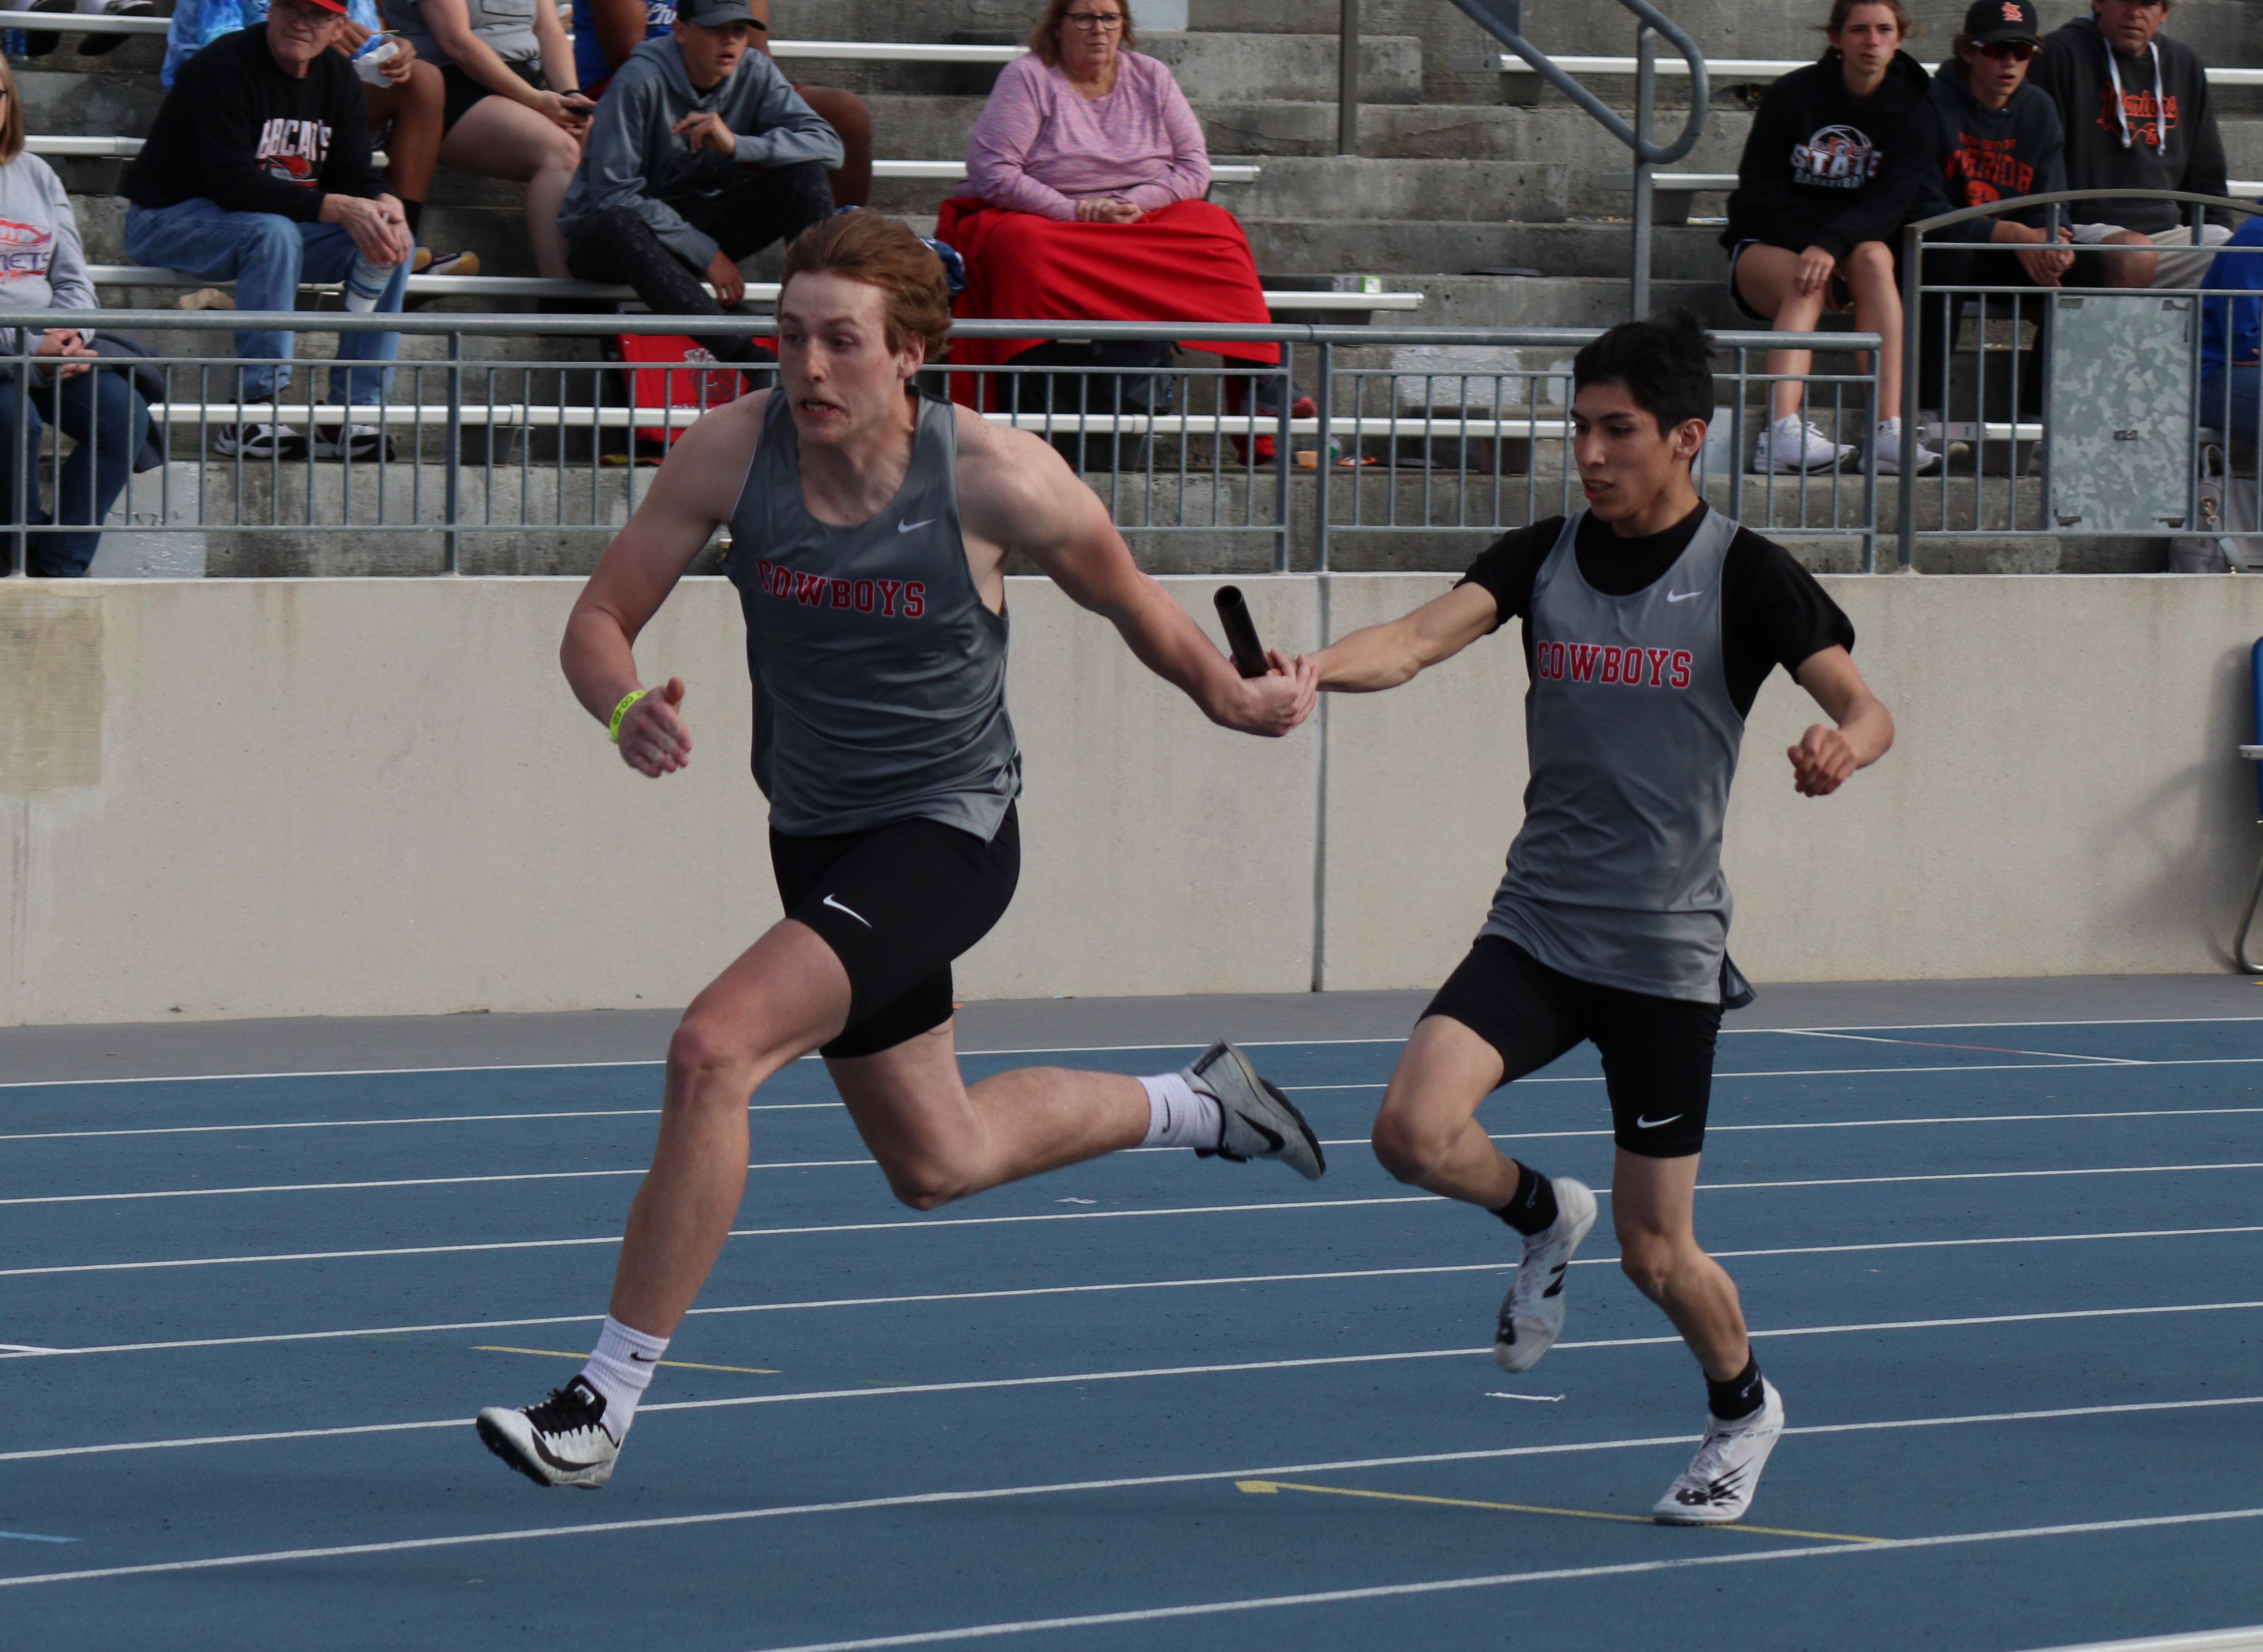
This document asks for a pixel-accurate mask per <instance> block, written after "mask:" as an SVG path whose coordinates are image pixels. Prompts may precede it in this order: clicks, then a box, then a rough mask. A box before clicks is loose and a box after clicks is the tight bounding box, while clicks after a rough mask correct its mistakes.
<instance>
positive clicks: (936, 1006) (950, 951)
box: [770, 804, 1022, 1057]
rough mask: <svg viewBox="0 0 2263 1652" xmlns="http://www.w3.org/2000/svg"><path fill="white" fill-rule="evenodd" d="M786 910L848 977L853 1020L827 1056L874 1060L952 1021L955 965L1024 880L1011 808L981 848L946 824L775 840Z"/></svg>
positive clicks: (907, 823) (896, 824)
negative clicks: (812, 932) (816, 938)
mask: <svg viewBox="0 0 2263 1652" xmlns="http://www.w3.org/2000/svg"><path fill="white" fill-rule="evenodd" d="M770 865H771V868H772V869H774V870H775V871H776V872H777V886H778V898H779V899H780V900H781V901H783V902H784V904H785V915H786V916H787V917H789V918H792V919H793V920H796V921H798V922H800V923H805V924H807V925H808V926H809V927H811V928H812V929H814V930H815V931H817V933H818V934H820V935H821V936H822V937H823V938H824V941H825V943H826V945H828V946H829V947H831V948H832V949H833V951H834V955H835V956H836V957H838V958H839V959H840V960H841V966H842V968H843V969H845V970H848V972H849V990H850V998H849V1024H848V1026H847V1027H845V1028H842V1033H841V1035H840V1036H839V1037H838V1038H836V1039H835V1040H834V1041H833V1042H831V1043H829V1044H828V1045H826V1046H825V1048H824V1050H823V1052H822V1053H823V1054H825V1055H827V1056H830V1057H848V1056H870V1055H872V1054H874V1053H876V1052H878V1051H879V1050H888V1049H892V1048H893V1047H894V1046H895V1045H897V1044H900V1043H903V1042H906V1041H907V1040H909V1039H913V1038H916V1037H918V1036H919V1035H921V1034H922V1033H924V1032H928V1031H930V1030H931V1029H933V1028H937V1027H940V1026H942V1025H943V1024H944V1022H945V1021H949V1020H950V1019H951V960H952V959H953V958H956V957H958V956H959V955H960V954H961V953H963V952H965V951H966V950H967V949H969V948H971V947H972V946H973V944H974V943H975V942H976V941H980V940H981V939H982V937H983V936H984V935H987V934H989V933H990V930H991V927H993V926H994V925H995V924H996V923H997V921H998V920H999V919H1001V918H1002V917H1004V916H1005V915H1006V908H1007V906H1008V905H1009V904H1010V903H1011V902H1012V900H1013V898H1014V885H1015V884H1016V883H1017V882H1019V881H1020V878H1021V876H1022V826H1021V820H1020V818H1019V816H1018V815H1017V814H1016V812H1015V810H1014V808H1013V806H1012V805H1010V804H1009V805H1008V807H1007V810H1006V818H1005V819H1004V820H1002V821H1001V822H1000V823H999V826H998V833H997V835H996V836H995V837H994V838H992V839H991V840H990V841H988V842H987V843H985V842H984V841H983V840H981V839H980V838H978V837H976V836H975V835H974V834H973V833H971V832H961V831H959V830H958V828H957V827H955V826H944V824H943V823H942V822H941V821H939V820H893V821H890V822H889V823H888V824H887V825H886V826H873V827H871V829H869V830H867V831H864V832H843V833H835V834H830V835H828V836H824V837H792V836H789V835H787V834H786V833H783V832H777V831H773V832H772V833H770Z"/></svg>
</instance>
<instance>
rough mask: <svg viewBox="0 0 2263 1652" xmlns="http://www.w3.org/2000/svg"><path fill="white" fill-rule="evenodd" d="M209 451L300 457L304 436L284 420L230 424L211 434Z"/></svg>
mask: <svg viewBox="0 0 2263 1652" xmlns="http://www.w3.org/2000/svg"><path fill="white" fill-rule="evenodd" d="M213 452H215V453H218V454H221V455H222V456H223V457H225V458H235V456H236V455H237V454H239V453H240V454H242V456H243V457H244V458H255V459H275V458H279V459H300V458H306V457H307V438H306V437H305V436H300V434H299V433H298V431H296V430H294V429H292V428H291V427H290V426H289V425H287V424H231V425H228V426H226V427H224V428H223V429H221V431H220V432H219V433H218V434H217V435H215V436H213Z"/></svg>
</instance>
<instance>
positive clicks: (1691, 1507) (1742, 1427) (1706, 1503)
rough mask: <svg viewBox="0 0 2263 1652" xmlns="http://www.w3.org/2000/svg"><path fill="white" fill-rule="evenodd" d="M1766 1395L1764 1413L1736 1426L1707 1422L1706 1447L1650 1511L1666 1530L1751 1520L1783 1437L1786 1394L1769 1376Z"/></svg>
mask: <svg viewBox="0 0 2263 1652" xmlns="http://www.w3.org/2000/svg"><path fill="white" fill-rule="evenodd" d="M1761 1396H1762V1397H1761V1405H1760V1409H1759V1410H1756V1411H1754V1412H1753V1414H1752V1415H1751V1416H1750V1417H1739V1418H1738V1419H1737V1420H1736V1421H1735V1422H1733V1423H1724V1422H1723V1421H1722V1420H1721V1419H1720V1418H1717V1417H1708V1418H1706V1419H1705V1443H1704V1444H1703V1445H1702V1446H1698V1447H1697V1455H1696V1456H1695V1458H1694V1459H1692V1460H1691V1461H1690V1464H1689V1466H1688V1468H1684V1469H1683V1470H1682V1471H1681V1478H1680V1479H1679V1480H1676V1481H1675V1482H1674V1483H1673V1484H1672V1485H1670V1486H1668V1487H1667V1489H1666V1495H1665V1496H1664V1497H1660V1498H1659V1500H1658V1506H1657V1507H1656V1508H1654V1509H1652V1511H1650V1518H1651V1519H1653V1520H1656V1521H1658V1522H1659V1524H1660V1525H1663V1526H1726V1525H1727V1524H1728V1523H1729V1522H1730V1521H1732V1520H1741V1519H1744V1518H1745V1511H1746V1510H1747V1509H1749V1508H1751V1507H1752V1506H1753V1492H1755V1491H1757V1490H1760V1484H1761V1469H1763V1468H1767V1467H1768V1454H1769V1453H1770V1452H1772V1451H1774V1450H1775V1443H1776V1441H1777V1440H1778V1439H1781V1438H1782V1435H1783V1396H1782V1395H1781V1394H1779V1393H1777V1392H1776V1391H1775V1383H1773V1382H1771V1381H1768V1379H1767V1378H1766V1377H1762V1378H1761Z"/></svg>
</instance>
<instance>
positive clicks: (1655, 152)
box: [1454, 0, 1711, 321]
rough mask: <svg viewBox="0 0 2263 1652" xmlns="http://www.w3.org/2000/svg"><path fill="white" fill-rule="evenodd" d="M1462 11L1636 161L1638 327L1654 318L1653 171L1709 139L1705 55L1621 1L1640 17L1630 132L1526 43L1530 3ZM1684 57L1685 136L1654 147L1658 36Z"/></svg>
mask: <svg viewBox="0 0 2263 1652" xmlns="http://www.w3.org/2000/svg"><path fill="white" fill-rule="evenodd" d="M1454 4H1455V5H1457V6H1458V7H1459V8H1460V9H1461V10H1462V11H1464V12H1465V13H1467V14H1468V15H1469V17H1470V18H1471V19H1472V20H1473V21H1474V22H1476V23H1477V24H1478V25H1479V27H1481V28H1483V29H1484V30H1485V31H1486V33H1488V34H1490V35H1492V36H1493V39H1495V40H1499V41H1500V43H1501V44H1502V45H1503V46H1506V47H1508V49H1509V50H1510V51H1512V52H1514V53H1515V54H1517V56H1519V57H1521V58H1522V59H1523V60H1524V61H1526V62H1527V63H1529V64H1530V65H1531V66H1532V68H1533V69H1534V70H1535V71H1536V73H1538V74H1539V75H1540V76H1542V77H1543V78H1544V79H1545V80H1546V81H1547V82H1548V83H1549V84H1550V85H1551V86H1553V87H1555V88H1556V90H1558V91H1560V92H1562V93H1563V94H1564V95H1565V97H1569V98H1570V99H1571V100H1572V101H1573V103H1575V104H1577V105H1580V108H1582V109H1584V110H1586V111H1587V113H1588V114H1590V115H1592V116H1593V117H1594V119H1595V120H1596V122H1597V123H1598V124H1600V125H1601V126H1602V128H1603V130H1604V131H1606V132H1608V133H1610V134H1611V136H1613V137H1615V138H1616V139H1617V140H1618V141H1620V142H1621V143H1623V144H1624V145H1626V147H1627V148H1628V149H1629V150H1630V151H1631V152H1632V154H1633V155H1634V246H1633V275H1632V285H1631V292H1630V299H1631V303H1632V312H1631V313H1632V314H1633V316H1634V318H1635V319H1636V320H1637V321H1639V320H1641V319H1642V318H1643V317H1645V316H1646V315H1648V314H1650V253H1651V184H1650V175H1651V169H1652V168H1653V167H1659V166H1671V165H1672V164H1673V163H1674V162H1676V161H1679V160H1680V159H1681V157H1682V156H1683V155H1687V154H1688V153H1689V151H1690V150H1692V149H1693V148H1696V147H1697V140H1698V139H1699V138H1701V137H1703V135H1704V132H1705V111H1706V105H1708V103H1709V102H1710V98H1711V94H1710V91H1709V90H1708V89H1707V83H1706V76H1705V54H1704V53H1703V52H1702V51H1700V50H1698V49H1697V42H1696V41H1695V40H1691V39H1690V38H1689V36H1688V32H1685V31H1684V30H1683V29H1682V27H1681V25H1680V24H1678V23H1676V22H1674V19H1673V18H1669V17H1667V15H1666V14H1665V13H1664V12H1663V11H1659V9H1658V8H1657V7H1655V6H1653V5H1652V4H1650V0H1619V4H1621V5H1623V6H1624V7H1625V8H1626V9H1627V10H1628V11H1631V12H1633V13H1634V15H1635V32H1634V43H1635V60H1634V61H1635V90H1634V124H1633V125H1632V126H1629V125H1628V124H1627V123H1626V121H1625V120H1623V119H1621V118H1620V116H1619V113H1618V112H1617V111H1616V110H1615V109H1613V108H1612V107H1611V106H1610V105H1609V104H1606V103H1605V102H1604V101H1603V100H1602V99H1601V98H1600V97H1596V96H1595V94H1594V93H1593V92H1591V91H1589V90H1587V88H1586V87H1585V86H1582V85H1581V84H1580V83H1579V81H1577V80H1576V79H1574V78H1573V76H1572V75H1571V73H1570V72H1569V71H1567V70H1566V69H1565V68H1564V67H1563V66H1562V65H1561V64H1559V63H1558V62H1557V61H1555V60H1554V59H1552V58H1551V57H1550V56H1549V55H1548V54H1546V53H1545V52H1544V51H1542V50H1541V49H1540V48H1539V47H1536V46H1535V45H1533V44H1532V42H1531V41H1529V40H1526V39H1525V38H1524V0H1454ZM1661 35H1662V36H1664V37H1665V39H1666V40H1667V44H1669V45H1670V46H1672V47H1674V50H1675V51H1677V52H1679V53H1681V64H1680V65H1679V66H1678V67H1681V68H1683V69H1687V70H1688V75H1689V86H1690V90H1689V113H1688V117H1687V118H1686V119H1684V120H1683V122H1682V126H1681V136H1680V137H1678V138H1676V139H1675V140H1674V141H1673V142H1671V143H1667V144H1660V143H1656V142H1653V141H1652V139H1651V135H1650V128H1651V118H1652V113H1653V112H1654V109H1653V105H1654V104H1655V102H1656V98H1655V95H1654V94H1655V83H1656V81H1657V78H1658V62H1657V38H1656V37H1658V36H1661Z"/></svg>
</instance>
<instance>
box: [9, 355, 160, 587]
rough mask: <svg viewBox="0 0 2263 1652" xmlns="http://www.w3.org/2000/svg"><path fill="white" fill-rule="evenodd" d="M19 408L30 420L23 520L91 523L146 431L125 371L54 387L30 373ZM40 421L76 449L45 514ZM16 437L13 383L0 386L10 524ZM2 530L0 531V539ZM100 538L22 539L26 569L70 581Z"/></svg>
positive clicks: (100, 372) (106, 508) (106, 510)
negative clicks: (27, 503)
mask: <svg viewBox="0 0 2263 1652" xmlns="http://www.w3.org/2000/svg"><path fill="white" fill-rule="evenodd" d="M25 411H26V412H27V413H28V414H29V415H31V416H30V425H31V429H29V430H28V431H26V432H25V433H24V434H25V444H26V445H28V446H29V447H30V449H31V450H32V451H31V460H32V485H31V487H30V489H29V493H30V495H31V506H30V515H29V516H27V517H26V518H25V520H27V521H30V522H35V523H52V522H61V523H71V524H73V525H77V524H82V523H83V524H84V525H86V526H88V527H94V526H97V525H98V524H99V523H101V521H102V519H103V518H104V517H105V516H108V515H109V514H110V508H111V506H112V505H113V504H115V503H117V501H118V495H119V494H120V493H121V492H123V491H124V490H125V487H126V477H127V472H128V471H129V470H130V469H131V468H132V466H133V464H134V455H135V454H136V453H139V452H140V451H141V444H142V441H143V439H144V438H145V437H147V436H148V432H149V407H148V403H147V402H145V401H143V400H141V396H140V395H139V394H137V393H135V391H134V378H133V375H132V373H131V372H128V371H127V370H126V369H124V368H121V367H102V368H97V369H95V370H94V371H93V372H83V373H77V374H75V375H73V376H72V377H70V378H69V379H64V380H63V381H62V382H61V384H60V385H56V384H54V383H46V382H42V381H41V379H40V375H38V374H36V373H35V374H34V375H33V379H32V387H31V393H30V394H29V395H28V396H27V397H26V398H25ZM43 422H45V423H51V424H53V425H54V427H55V428H56V429H59V430H61V432H62V433H63V434H64V435H65V436H69V437H70V438H71V440H72V441H74V442H76V444H78V445H77V446H76V448H74V449H73V450H72V451H71V456H70V457H69V458H67V459H65V460H64V461H63V463H62V473H61V477H60V478H59V479H58V480H57V482H56V486H55V502H54V509H52V510H48V509H42V508H41V506H40V472H41V471H43V470H46V469H47V464H46V463H43V462H42V461H41V459H40V452H39V448H40V425H41V424H42V423H43ZM17 437H18V432H17V428H16V386H15V385H14V384H12V383H8V384H0V521H7V522H12V521H14V520H15V516H16V497H17V492H16V462H17V460H18V458H19V457H21V456H22V452H23V450H22V449H21V448H19V447H18V445H17ZM5 532H6V530H4V529H0V535H4V533H5ZM101 540H102V535H101V534H100V533H98V532H96V533H35V534H29V535H26V536H25V545H26V546H27V547H28V548H29V552H30V554H29V556H28V557H27V558H26V563H27V566H28V568H29V571H30V572H31V573H33V574H39V575H40V576H41V577H43V578H46V579H51V580H68V579H76V578H77V577H78V576H79V575H80V574H84V573H85V572H86V565H87V564H88V563H90V562H91V561H93V560H94V548H95V546H96V545H98V544H100V543H101Z"/></svg>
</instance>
